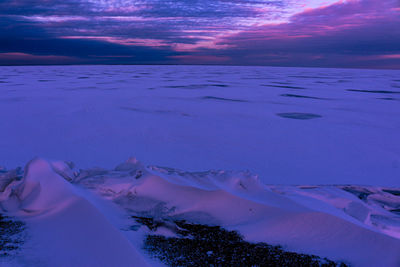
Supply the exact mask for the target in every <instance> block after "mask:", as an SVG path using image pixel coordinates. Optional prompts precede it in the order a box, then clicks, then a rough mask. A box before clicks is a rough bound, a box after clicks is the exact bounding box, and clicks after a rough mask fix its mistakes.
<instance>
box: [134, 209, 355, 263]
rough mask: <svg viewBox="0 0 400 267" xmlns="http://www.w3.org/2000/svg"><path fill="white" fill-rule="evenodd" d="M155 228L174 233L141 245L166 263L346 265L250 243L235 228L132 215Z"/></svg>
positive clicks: (280, 248)
mask: <svg viewBox="0 0 400 267" xmlns="http://www.w3.org/2000/svg"><path fill="white" fill-rule="evenodd" d="M133 218H135V220H136V221H137V222H138V223H140V224H141V225H146V226H147V227H148V228H149V230H151V231H155V230H157V228H158V227H166V228H169V229H170V230H172V231H173V232H175V233H176V235H177V237H165V236H162V235H155V234H154V235H153V234H151V235H147V237H146V239H145V241H144V246H143V248H144V249H145V250H146V251H148V252H149V253H150V254H151V255H152V256H153V257H155V258H158V259H159V260H161V261H162V262H163V263H165V264H167V265H169V266H342V267H344V266H348V265H346V264H344V263H341V262H334V261H331V260H329V259H326V258H320V257H318V256H315V255H306V254H300V253H295V252H288V251H285V250H283V248H282V247H280V246H272V245H268V244H266V243H250V242H247V241H245V240H243V238H242V236H241V235H240V234H239V233H238V232H236V231H228V230H226V229H224V228H222V227H220V226H208V225H202V224H193V223H189V222H186V221H166V220H155V219H153V218H149V217H137V216H133Z"/></svg>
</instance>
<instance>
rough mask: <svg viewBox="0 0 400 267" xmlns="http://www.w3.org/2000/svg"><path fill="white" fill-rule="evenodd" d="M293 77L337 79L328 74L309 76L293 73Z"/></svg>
mask: <svg viewBox="0 0 400 267" xmlns="http://www.w3.org/2000/svg"><path fill="white" fill-rule="evenodd" d="M289 77H291V78H303V79H335V78H334V77H327V76H308V75H291V76H289Z"/></svg>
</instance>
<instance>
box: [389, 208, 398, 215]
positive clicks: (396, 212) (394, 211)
mask: <svg viewBox="0 0 400 267" xmlns="http://www.w3.org/2000/svg"><path fill="white" fill-rule="evenodd" d="M389 211H390V212H392V213H394V214H396V215H399V216H400V209H393V210H389Z"/></svg>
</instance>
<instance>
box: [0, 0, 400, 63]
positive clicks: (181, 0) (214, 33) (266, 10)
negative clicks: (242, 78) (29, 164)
mask: <svg viewBox="0 0 400 267" xmlns="http://www.w3.org/2000/svg"><path fill="white" fill-rule="evenodd" d="M20 64H222V65H266V66H310V67H355V68H395V69H399V68H400V0H348V1H345V0H343V1H335V0H326V1H322V0H312V1H294V0H109V1H106V0H70V1H68V0H2V1H1V2H0V65H20Z"/></svg>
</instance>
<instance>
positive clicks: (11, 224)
mask: <svg viewBox="0 0 400 267" xmlns="http://www.w3.org/2000/svg"><path fill="white" fill-rule="evenodd" d="M24 230H25V224H24V223H23V222H21V221H18V220H14V219H12V218H10V217H6V216H3V215H2V214H0V258H2V257H7V256H10V255H13V254H14V253H15V252H16V251H18V249H19V248H20V247H21V245H22V244H23V243H24V239H23V236H22V235H21V234H22V232H23V231H24Z"/></svg>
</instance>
